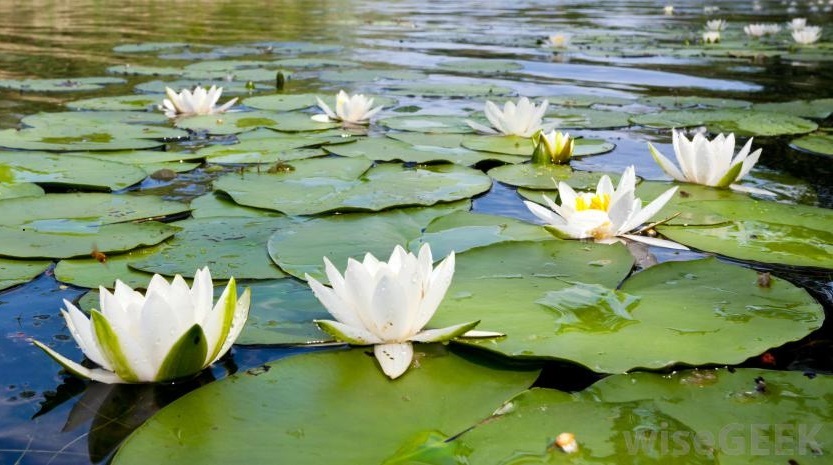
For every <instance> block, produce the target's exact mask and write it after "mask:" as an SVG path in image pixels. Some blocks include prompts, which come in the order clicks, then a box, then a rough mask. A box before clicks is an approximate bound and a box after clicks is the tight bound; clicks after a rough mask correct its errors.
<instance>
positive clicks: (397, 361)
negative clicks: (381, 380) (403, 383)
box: [373, 342, 414, 379]
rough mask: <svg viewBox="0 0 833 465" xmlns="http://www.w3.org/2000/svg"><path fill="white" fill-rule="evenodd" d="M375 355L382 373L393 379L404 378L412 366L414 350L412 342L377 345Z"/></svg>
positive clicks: (374, 350) (374, 349)
mask: <svg viewBox="0 0 833 465" xmlns="http://www.w3.org/2000/svg"><path fill="white" fill-rule="evenodd" d="M373 354H374V355H376V359H377V360H379V365H381V366H382V371H384V372H385V374H386V375H388V377H390V378H391V379H395V378H398V377H400V376H402V374H403V373H405V371H406V370H407V369H408V367H409V366H411V360H413V358H414V348H413V346H412V345H411V343H410V342H401V343H397V344H377V345H375V346H374V347H373Z"/></svg>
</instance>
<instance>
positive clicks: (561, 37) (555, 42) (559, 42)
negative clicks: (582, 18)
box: [544, 34, 570, 48]
mask: <svg viewBox="0 0 833 465" xmlns="http://www.w3.org/2000/svg"><path fill="white" fill-rule="evenodd" d="M569 45H570V36H569V35H567V34H551V35H550V36H549V37H547V39H546V40H545V41H544V46H546V47H551V48H567V47H568V46H569Z"/></svg>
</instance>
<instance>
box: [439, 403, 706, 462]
mask: <svg viewBox="0 0 833 465" xmlns="http://www.w3.org/2000/svg"><path fill="white" fill-rule="evenodd" d="M661 431H662V432H666V433H667V432H669V431H673V432H674V433H676V434H677V435H678V437H679V436H682V435H685V437H690V438H692V439H694V437H695V434H696V432H695V430H693V429H692V428H690V427H689V426H687V425H685V424H684V423H682V422H681V421H680V420H677V419H675V418H674V417H672V416H670V415H668V414H666V413H664V412H662V411H661V410H660V409H659V408H658V407H656V406H654V405H653V404H651V403H650V402H649V401H641V402H638V401H634V402H617V403H612V402H599V401H593V400H591V399H588V400H586V401H583V402H578V401H576V400H575V399H573V398H572V397H571V396H570V395H569V394H565V393H563V392H560V391H556V390H552V389H537V388H533V389H531V390H529V391H526V392H523V393H521V394H520V395H518V396H517V397H514V398H513V399H511V400H509V401H508V402H507V403H506V404H504V406H503V407H502V408H501V409H500V410H499V411H498V412H496V413H495V414H493V415H492V417H490V418H489V419H488V420H487V421H485V422H483V423H482V424H480V425H478V426H477V427H475V428H473V429H472V430H470V431H468V432H466V433H464V434H463V435H462V436H460V437H458V438H455V439H454V441H452V444H453V443H460V444H462V445H466V446H468V447H469V448H471V450H472V453H471V460H472V462H471V463H506V464H509V463H517V464H522V463H528V464H538V463H540V464H544V463H581V464H589V463H595V464H611V465H613V464H615V465H621V464H633V465H637V464H640V465H642V464H655V465H663V464H667V465H674V464H678V463H683V462H681V460H682V459H683V457H684V459H685V462H684V463H687V464H693V465H699V464H715V463H717V462H716V461H715V460H714V458H713V457H710V456H709V454H706V453H703V454H694V453H692V454H688V455H686V454H680V453H678V454H670V453H668V451H667V448H668V447H669V446H670V445H671V444H664V443H662V441H660V440H659V434H660V432H661ZM567 432H569V433H570V434H573V435H574V437H575V440H576V443H577V445H578V451H577V452H575V453H572V454H567V453H565V452H564V451H562V450H561V449H560V448H559V447H558V445H556V443H555V440H556V438H557V437H558V435H559V434H561V433H567ZM651 434H653V435H654V436H653V437H654V438H656V439H655V440H654V441H653V442H649V441H645V443H644V444H643V443H639V442H638V441H639V440H640V439H641V438H642V437H649V438H651V437H652V436H651ZM668 442H669V443H670V440H669V441H668ZM692 448H693V446H692ZM720 463H723V462H722V461H721V462H720Z"/></svg>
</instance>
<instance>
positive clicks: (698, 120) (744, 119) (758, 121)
mask: <svg viewBox="0 0 833 465" xmlns="http://www.w3.org/2000/svg"><path fill="white" fill-rule="evenodd" d="M631 122H632V123H634V124H641V125H643V126H648V127H652V128H679V127H691V126H700V125H705V126H707V127H708V128H709V131H711V132H715V133H717V132H734V133H735V134H737V135H741V136H780V135H788V134H806V133H808V132H813V131H815V130H816V129H818V125H817V124H816V123H814V122H812V121H810V120H806V119H804V118H799V117H797V116H791V115H788V114H782V113H770V112H765V111H752V110H669V111H662V112H659V113H648V114H644V115H636V116H632V117H631Z"/></svg>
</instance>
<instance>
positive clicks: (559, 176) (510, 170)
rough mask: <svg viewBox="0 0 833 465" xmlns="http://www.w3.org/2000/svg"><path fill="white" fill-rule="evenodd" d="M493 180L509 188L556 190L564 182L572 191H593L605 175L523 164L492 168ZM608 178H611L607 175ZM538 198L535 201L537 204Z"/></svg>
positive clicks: (563, 167) (566, 167) (550, 166)
mask: <svg viewBox="0 0 833 465" xmlns="http://www.w3.org/2000/svg"><path fill="white" fill-rule="evenodd" d="M488 174H489V176H491V177H492V178H493V179H494V180H496V181H500V182H502V183H504V184H509V185H510V186H517V187H526V188H529V189H549V190H553V189H557V188H558V183H559V182H566V183H567V184H569V185H570V187H572V188H573V189H577V190H591V189H595V188H596V185H597V184H598V183H599V179H601V178H602V176H604V175H605V174H606V173H596V172H591V171H574V170H573V169H572V168H570V165H537V164H531V163H524V164H518V165H504V166H498V167H496V168H492V169H490V170H489V172H488ZM608 176H611V175H610V174H608ZM538 200H540V196H539V197H538V199H536V200H535V201H536V202H538Z"/></svg>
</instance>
